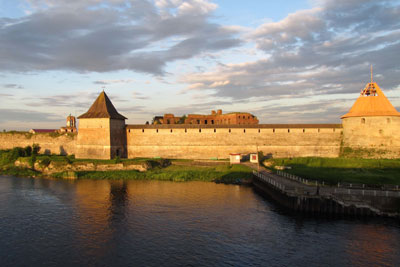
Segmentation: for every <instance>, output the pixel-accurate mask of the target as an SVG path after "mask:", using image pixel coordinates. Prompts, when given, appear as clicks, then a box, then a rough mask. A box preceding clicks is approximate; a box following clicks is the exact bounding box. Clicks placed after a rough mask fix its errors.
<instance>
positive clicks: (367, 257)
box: [347, 224, 400, 266]
mask: <svg viewBox="0 0 400 267" xmlns="http://www.w3.org/2000/svg"><path fill="white" fill-rule="evenodd" d="M349 234H350V236H349V242H348V244H347V249H348V252H349V254H351V257H350V259H351V263H352V265H354V266H365V265H367V264H368V263H370V262H376V263H377V264H379V265H382V266H383V265H386V266H395V265H396V263H397V266H398V264H399V262H398V260H399V258H398V257H399V250H398V249H399V246H400V240H399V239H398V236H396V234H397V231H396V230H395V229H392V228H388V227H386V226H385V225H380V224H378V225H363V226H362V227H360V226H358V225H357V226H355V227H354V229H353V231H351V232H350V233H349Z"/></svg>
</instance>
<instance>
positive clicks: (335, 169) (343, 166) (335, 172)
mask: <svg viewBox="0 0 400 267" xmlns="http://www.w3.org/2000/svg"><path fill="white" fill-rule="evenodd" d="M269 161H270V162H272V167H273V166H290V167H291V168H292V169H287V170H285V172H288V173H291V174H295V175H298V176H300V177H303V178H306V179H312V180H319V181H324V182H325V183H329V184H337V183H359V184H370V185H372V184H373V185H383V184H397V185H399V184H400V160H398V159H360V158H313V157H310V158H292V159H288V158H286V159H271V160H269Z"/></svg>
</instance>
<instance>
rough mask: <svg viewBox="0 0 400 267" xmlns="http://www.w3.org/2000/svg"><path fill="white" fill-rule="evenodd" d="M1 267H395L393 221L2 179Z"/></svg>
mask: <svg viewBox="0 0 400 267" xmlns="http://www.w3.org/2000/svg"><path fill="white" fill-rule="evenodd" d="M0 265H1V266H37V265H50V266H54V265H57V266H171V265H172V266H182V265H184V266H349V265H350V266H351V265H352V266H374V265H376V266H399V265H400V223H399V222H398V221H394V220H339V219H336V220H335V219H312V218H301V217H296V216H291V215H289V214H285V212H284V211H282V210H280V209H279V207H277V206H275V205H274V204H272V203H269V202H268V201H267V200H265V199H264V198H263V197H261V196H260V195H258V194H257V193H256V192H254V191H253V189H252V188H251V187H246V186H237V185H222V184H214V183H205V182H184V183H177V182H159V181H104V180H101V181H91V180H79V181H66V180H47V179H29V178H16V177H0Z"/></svg>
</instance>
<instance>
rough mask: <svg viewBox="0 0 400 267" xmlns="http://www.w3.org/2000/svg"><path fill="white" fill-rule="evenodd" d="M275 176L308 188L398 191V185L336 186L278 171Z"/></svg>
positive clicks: (338, 184) (344, 184)
mask: <svg viewBox="0 0 400 267" xmlns="http://www.w3.org/2000/svg"><path fill="white" fill-rule="evenodd" d="M276 174H277V175H279V176H282V177H285V178H288V179H290V180H293V181H297V182H300V183H303V184H306V185H310V186H325V185H326V186H335V187H337V188H346V189H365V190H384V191H385V190H387V191H399V190H400V186H399V185H366V184H356V183H337V184H336V185H333V184H329V183H326V182H325V181H319V180H311V179H306V178H302V177H300V176H297V175H294V174H290V173H287V172H283V171H280V170H277V171H276Z"/></svg>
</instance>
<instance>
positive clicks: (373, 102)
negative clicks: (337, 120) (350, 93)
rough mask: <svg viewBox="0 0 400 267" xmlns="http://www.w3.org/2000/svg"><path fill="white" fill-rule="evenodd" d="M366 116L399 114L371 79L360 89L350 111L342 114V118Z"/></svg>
mask: <svg viewBox="0 0 400 267" xmlns="http://www.w3.org/2000/svg"><path fill="white" fill-rule="evenodd" d="M367 116H400V113H399V112H398V111H397V110H396V109H395V108H394V107H393V105H392V104H391V103H390V101H389V100H388V99H387V98H386V96H385V95H384V94H383V92H382V90H381V89H380V88H379V86H378V84H377V83H375V82H372V81H371V82H370V83H368V84H367V85H366V86H365V88H364V90H362V91H361V94H360V96H359V97H358V98H357V100H356V102H355V103H354V105H353V106H352V107H351V109H350V111H349V112H348V113H347V114H345V115H343V116H342V119H344V118H348V117H367Z"/></svg>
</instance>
